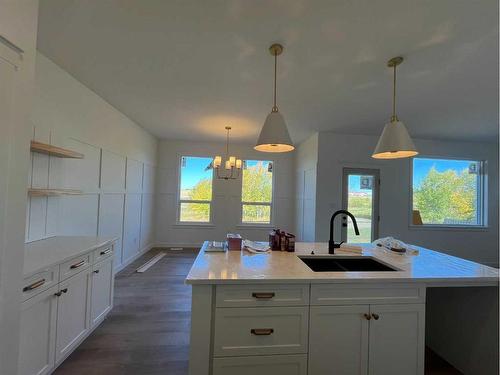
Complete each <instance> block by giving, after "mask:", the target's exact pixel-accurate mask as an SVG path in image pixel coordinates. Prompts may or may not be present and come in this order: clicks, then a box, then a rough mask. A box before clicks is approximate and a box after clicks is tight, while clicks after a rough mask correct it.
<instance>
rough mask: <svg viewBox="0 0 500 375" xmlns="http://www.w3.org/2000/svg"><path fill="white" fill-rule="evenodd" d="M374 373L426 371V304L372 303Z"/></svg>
mask: <svg viewBox="0 0 500 375" xmlns="http://www.w3.org/2000/svg"><path fill="white" fill-rule="evenodd" d="M370 312H371V314H372V316H374V317H375V318H377V317H378V319H375V318H372V320H371V321H370V355H369V358H370V360H369V373H370V375H400V374H405V375H422V374H423V373H424V332H425V327H424V325H425V305H424V304H410V305H371V306H370Z"/></svg>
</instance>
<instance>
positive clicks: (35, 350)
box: [18, 286, 58, 375]
mask: <svg viewBox="0 0 500 375" xmlns="http://www.w3.org/2000/svg"><path fill="white" fill-rule="evenodd" d="M57 291H58V289H57V286H54V287H52V288H50V289H47V290H46V291H44V292H42V293H40V294H38V295H36V296H34V297H32V298H30V299H29V300H27V301H25V302H23V304H22V307H21V318H20V320H21V328H20V344H19V370H18V371H19V372H18V373H19V375H33V374H36V375H43V374H47V373H49V372H50V371H51V370H52V369H53V367H54V361H55V358H54V352H55V341H56V329H55V326H56V315H57V297H56V296H55V294H56V293H57Z"/></svg>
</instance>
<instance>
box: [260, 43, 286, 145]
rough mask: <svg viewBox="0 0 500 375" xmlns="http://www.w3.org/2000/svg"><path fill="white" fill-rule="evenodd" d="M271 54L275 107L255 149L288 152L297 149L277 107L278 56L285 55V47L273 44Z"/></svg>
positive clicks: (268, 116)
mask: <svg viewBox="0 0 500 375" xmlns="http://www.w3.org/2000/svg"><path fill="white" fill-rule="evenodd" d="M269 52H270V53H271V55H273V56H274V105H273V108H272V110H271V113H270V114H268V115H267V117H266V121H265V122H264V126H263V127H262V130H261V131H260V135H259V139H258V141H257V144H256V145H255V147H254V149H256V150H257V151H263V152H288V151H292V150H293V149H294V148H295V147H294V146H293V143H292V140H291V139H290V134H288V129H287V128H286V124H285V119H284V118H283V116H282V115H281V113H279V111H278V106H277V105H276V76H277V66H278V56H279V55H281V54H282V53H283V46H282V45H281V44H273V45H272V46H271V47H269Z"/></svg>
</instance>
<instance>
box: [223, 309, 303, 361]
mask: <svg viewBox="0 0 500 375" xmlns="http://www.w3.org/2000/svg"><path fill="white" fill-rule="evenodd" d="M308 317H309V308H308V307H272V308H268V307H257V308H255V307H248V308H218V309H216V311H215V329H214V332H215V337H214V356H215V357H227V356H246V355H270V354H302V353H307V340H308V334H307V327H308Z"/></svg>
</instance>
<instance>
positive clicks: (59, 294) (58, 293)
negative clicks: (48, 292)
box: [54, 291, 62, 297]
mask: <svg viewBox="0 0 500 375" xmlns="http://www.w3.org/2000/svg"><path fill="white" fill-rule="evenodd" d="M61 294H62V291H60V292H57V293H54V295H55V296H56V297H61Z"/></svg>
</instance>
